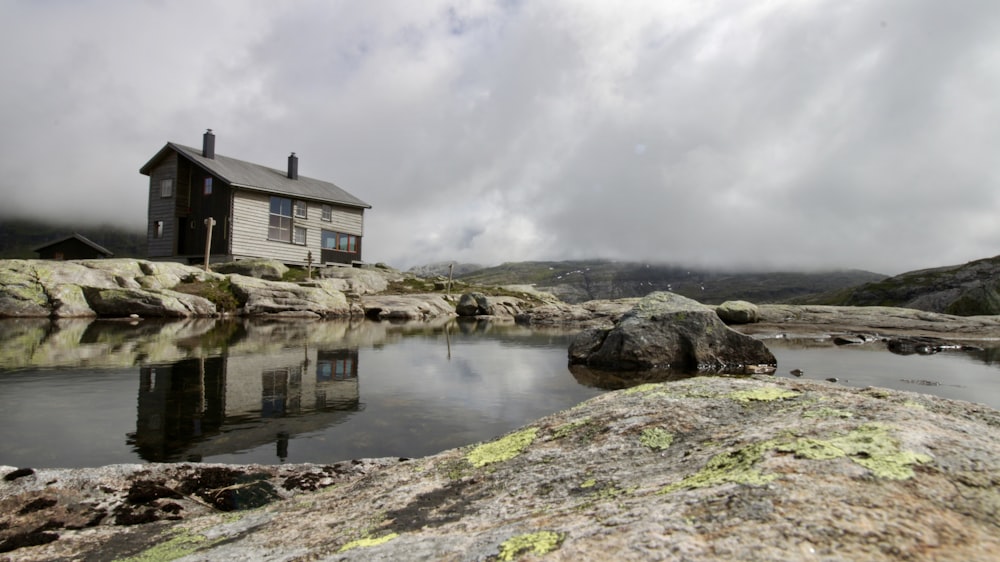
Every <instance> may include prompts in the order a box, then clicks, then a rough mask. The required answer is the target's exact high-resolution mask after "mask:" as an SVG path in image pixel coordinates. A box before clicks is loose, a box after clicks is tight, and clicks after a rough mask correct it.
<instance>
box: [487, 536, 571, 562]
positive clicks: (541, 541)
mask: <svg viewBox="0 0 1000 562" xmlns="http://www.w3.org/2000/svg"><path fill="white" fill-rule="evenodd" d="M565 539H566V534H565V533H557V532H555V531H539V532H537V533H528V534H525V535H518V536H516V537H511V538H509V539H507V540H505V541H504V542H503V543H502V544H501V545H500V553H499V554H498V555H497V560H503V561H510V560H514V559H515V558H517V557H518V556H520V555H521V554H523V553H525V552H533V553H534V554H538V555H542V554H547V553H549V552H552V551H553V550H556V549H557V548H559V547H560V546H561V545H562V542H563V541H564V540H565Z"/></svg>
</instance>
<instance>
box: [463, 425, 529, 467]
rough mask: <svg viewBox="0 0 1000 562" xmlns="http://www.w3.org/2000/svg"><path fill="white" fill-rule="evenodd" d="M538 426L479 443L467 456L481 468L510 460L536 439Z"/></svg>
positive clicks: (473, 464) (473, 463) (467, 458)
mask: <svg viewBox="0 0 1000 562" xmlns="http://www.w3.org/2000/svg"><path fill="white" fill-rule="evenodd" d="M537 434H538V428H537V427H529V428H528V429H524V430H521V431H518V432H515V433H511V434H510V435H507V436H505V437H502V438H500V439H497V440H496V441H491V442H489V443H484V444H482V445H479V446H478V447H476V448H475V449H473V450H471V451H469V454H468V455H466V456H465V458H466V460H468V461H469V463H471V464H472V466H474V467H476V468H479V467H482V466H486V465H488V464H493V463H496V462H502V461H506V460H510V459H512V458H514V457H516V456H518V455H520V454H521V453H522V452H523V451H524V450H525V449H527V448H528V446H529V445H531V443H532V442H534V440H535V435H537Z"/></svg>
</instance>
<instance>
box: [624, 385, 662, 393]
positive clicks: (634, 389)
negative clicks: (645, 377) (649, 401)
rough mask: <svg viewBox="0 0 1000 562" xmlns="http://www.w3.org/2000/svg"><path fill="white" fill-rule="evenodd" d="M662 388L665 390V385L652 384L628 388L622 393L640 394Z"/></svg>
mask: <svg viewBox="0 0 1000 562" xmlns="http://www.w3.org/2000/svg"><path fill="white" fill-rule="evenodd" d="M661 388H663V383H658V382H650V383H646V384H640V385H637V386H633V387H632V388H627V389H625V390H623V391H622V394H639V393H640V392H652V391H654V390H659V389H661Z"/></svg>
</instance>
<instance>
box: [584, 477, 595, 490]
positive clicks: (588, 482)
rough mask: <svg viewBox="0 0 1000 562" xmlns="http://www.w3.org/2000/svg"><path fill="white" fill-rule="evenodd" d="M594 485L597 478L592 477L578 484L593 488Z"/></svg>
mask: <svg viewBox="0 0 1000 562" xmlns="http://www.w3.org/2000/svg"><path fill="white" fill-rule="evenodd" d="M596 485H597V480H595V479H593V478H590V479H587V480H584V481H583V483H582V484H580V487H581V488H593V487H594V486H596Z"/></svg>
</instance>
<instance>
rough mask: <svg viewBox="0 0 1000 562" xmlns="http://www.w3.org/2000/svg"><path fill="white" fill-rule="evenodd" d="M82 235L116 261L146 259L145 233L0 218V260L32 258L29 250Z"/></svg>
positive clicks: (116, 228)
mask: <svg viewBox="0 0 1000 562" xmlns="http://www.w3.org/2000/svg"><path fill="white" fill-rule="evenodd" d="M74 233H77V234H82V235H84V236H86V237H87V238H89V239H90V240H92V241H93V242H95V243H97V244H100V245H101V246H104V247H105V248H107V249H108V250H110V251H111V252H113V253H114V254H115V257H116V258H144V257H146V234H145V233H144V232H142V231H139V232H136V231H131V230H125V229H122V228H118V227H115V226H107V225H105V226H93V225H80V224H76V225H74V224H56V223H48V222H43V221H37V220H31V219H18V218H7V217H0V259H34V258H37V257H38V254H36V253H35V252H34V251H33V249H34V248H37V247H38V246H41V245H43V244H46V243H48V242H52V241H54V240H58V239H60V238H64V237H66V236H69V235H71V234H74Z"/></svg>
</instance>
